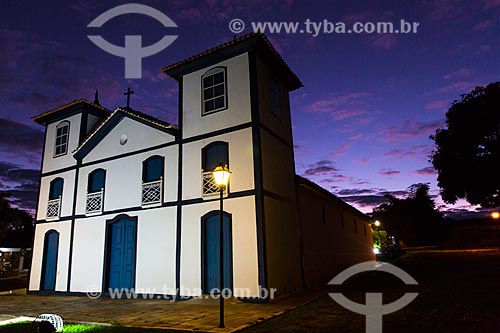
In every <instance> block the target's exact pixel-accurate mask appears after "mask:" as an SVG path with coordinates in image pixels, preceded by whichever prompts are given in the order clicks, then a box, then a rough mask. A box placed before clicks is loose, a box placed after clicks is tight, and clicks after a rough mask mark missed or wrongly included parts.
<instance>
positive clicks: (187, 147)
mask: <svg viewBox="0 0 500 333" xmlns="http://www.w3.org/2000/svg"><path fill="white" fill-rule="evenodd" d="M214 141H225V142H228V143H229V169H231V172H232V174H231V179H230V191H231V192H238V191H245V190H252V189H254V187H255V186H254V174H253V148H252V130H251V128H246V129H243V130H239V131H236V132H231V133H227V134H223V135H218V136H214V137H210V138H208V139H204V140H199V141H194V142H191V143H187V144H184V145H183V149H184V151H183V159H184V160H183V163H182V167H183V182H182V186H183V190H182V198H183V199H194V198H200V197H201V194H202V178H201V173H202V169H201V158H202V157H201V149H202V148H203V147H205V146H206V145H208V144H209V143H211V142H214Z"/></svg>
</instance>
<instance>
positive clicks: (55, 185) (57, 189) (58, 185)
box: [49, 178, 64, 200]
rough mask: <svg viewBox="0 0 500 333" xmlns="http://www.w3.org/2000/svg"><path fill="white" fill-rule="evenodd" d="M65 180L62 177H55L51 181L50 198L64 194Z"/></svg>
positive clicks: (56, 197)
mask: <svg viewBox="0 0 500 333" xmlns="http://www.w3.org/2000/svg"><path fill="white" fill-rule="evenodd" d="M63 185H64V180H63V179H62V178H55V179H53V180H52V181H51V182H50V188H49V200H54V199H58V198H59V197H61V196H62V191H63Z"/></svg>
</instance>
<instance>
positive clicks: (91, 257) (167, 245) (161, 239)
mask: <svg viewBox="0 0 500 333" xmlns="http://www.w3.org/2000/svg"><path fill="white" fill-rule="evenodd" d="M176 209H177V208H176V207H166V208H158V209H150V210H143V211H135V212H128V213H127V215H128V216H130V217H137V218H138V220H137V263H136V284H135V287H136V290H137V289H143V290H144V291H147V292H154V293H157V294H172V291H173V290H175V262H176V260H175V238H176ZM114 217H115V215H105V216H96V217H91V218H85V219H79V220H77V221H76V224H75V234H74V235H75V236H74V245H73V266H72V269H73V271H72V275H71V276H72V277H71V291H72V292H86V291H87V290H88V288H89V287H97V288H98V289H99V290H100V289H101V287H102V282H103V281H102V279H103V277H104V275H103V269H104V256H105V249H104V247H105V232H106V220H111V219H113V218H114ZM138 291H140V290H138Z"/></svg>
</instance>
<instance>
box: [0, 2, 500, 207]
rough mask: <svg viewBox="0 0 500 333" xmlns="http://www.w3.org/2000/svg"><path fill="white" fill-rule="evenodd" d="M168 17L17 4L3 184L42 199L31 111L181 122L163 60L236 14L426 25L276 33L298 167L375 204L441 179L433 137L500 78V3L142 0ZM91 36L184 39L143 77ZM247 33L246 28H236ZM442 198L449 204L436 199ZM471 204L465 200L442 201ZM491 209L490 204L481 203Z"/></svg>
mask: <svg viewBox="0 0 500 333" xmlns="http://www.w3.org/2000/svg"><path fill="white" fill-rule="evenodd" d="M136 2H137V3H143V4H146V5H149V6H152V7H154V8H156V9H158V10H160V11H162V12H163V13H165V14H166V15H168V16H169V17H170V18H171V19H172V20H173V21H174V22H175V23H176V24H177V25H178V28H168V29H165V28H163V26H162V25H161V24H160V23H159V22H157V21H155V20H154V19H151V18H148V17H146V16H144V15H137V14H131V15H123V16H120V17H116V18H114V19H112V20H111V21H109V22H107V23H106V24H105V25H104V26H103V27H102V28H99V29H98V30H96V29H95V28H93V29H89V28H87V27H86V26H87V25H88V24H89V23H90V22H91V21H92V20H93V19H94V18H95V17H97V16H98V15H100V14H101V13H103V12H104V11H106V10H108V9H110V8H112V7H114V6H116V5H120V4H126V3H128V2H126V1H106V2H104V1H78V2H76V1H58V2H57V5H50V6H47V5H45V3H46V2H44V1H22V2H14V1H8V2H6V4H3V10H2V14H1V20H0V56H1V60H2V65H1V67H0V103H1V105H2V109H1V114H0V189H2V190H6V191H8V192H9V193H11V194H12V200H13V203H14V204H16V205H18V206H20V207H23V208H27V209H33V208H34V207H35V199H36V197H37V193H36V190H37V185H36V182H37V175H38V171H37V170H38V169H39V164H40V154H41V144H42V138H43V137H42V132H41V131H42V127H41V126H39V125H37V124H35V123H33V122H32V121H31V119H30V117H31V116H33V115H35V114H39V113H42V112H44V111H47V110H49V109H52V108H54V107H56V106H58V105H61V104H64V103H67V102H69V101H72V100H75V99H79V98H82V97H83V98H87V99H90V100H92V99H93V95H94V91H95V89H99V93H100V100H101V104H103V105H104V106H106V107H108V108H110V109H114V107H116V106H123V105H124V104H125V99H124V96H123V92H124V91H125V90H126V88H127V87H128V86H130V87H131V88H132V89H133V90H135V91H136V93H135V95H133V97H132V102H131V106H132V107H133V108H135V109H137V110H140V111H143V112H146V113H149V114H151V115H153V116H156V117H158V118H160V119H162V120H166V121H169V122H173V123H177V84H176V82H175V81H174V80H172V79H170V78H169V77H167V76H166V75H164V74H162V73H161V72H160V68H161V67H163V66H166V65H169V64H171V63H174V62H176V61H178V60H181V59H184V58H186V57H188V56H191V55H193V54H195V53H198V52H200V51H203V50H206V49H208V48H211V47H213V46H216V45H218V44H221V43H223V42H226V41H229V40H231V39H232V38H233V33H232V32H230V31H229V29H228V23H229V22H230V21H231V20H232V19H234V18H239V19H242V20H243V21H244V22H245V23H246V24H247V28H246V29H245V30H244V31H243V33H242V34H244V33H249V32H252V31H251V28H250V22H255V21H287V22H288V21H298V22H304V21H305V20H306V19H310V20H311V21H317V22H319V21H323V20H324V19H327V20H329V21H331V22H345V23H346V24H352V23H354V22H357V21H361V22H377V21H390V22H394V23H395V24H399V22H400V20H401V19H404V20H406V21H415V22H419V23H420V25H419V27H418V33H417V34H409V35H401V34H399V35H395V34H393V35H389V34H386V35H375V34H359V35H357V34H345V35H335V34H320V35H318V36H317V37H312V36H310V35H307V34H286V33H280V34H269V33H268V34H267V36H268V37H269V39H270V40H271V41H272V43H273V44H274V46H275V47H276V49H277V50H278V51H279V52H280V53H281V54H282V56H283V58H284V59H285V60H286V62H287V63H288V64H289V66H290V67H291V68H292V70H293V71H294V72H295V73H296V74H297V75H298V77H299V78H300V79H301V80H302V82H303V83H304V88H301V89H299V90H297V91H295V92H293V93H292V94H291V95H290V99H291V106H292V118H293V127H294V143H295V151H296V156H295V158H296V166H297V173H299V174H301V175H303V176H305V177H307V178H309V179H311V180H313V181H315V182H317V183H318V184H320V185H321V186H323V187H325V188H326V189H328V190H330V191H332V192H333V193H336V194H337V195H339V196H341V197H345V198H344V199H345V200H347V201H349V202H351V203H353V204H354V205H355V206H356V207H358V208H360V209H361V210H363V211H364V212H370V211H371V208H372V207H373V206H374V205H377V204H379V203H381V199H382V195H383V194H384V193H387V192H391V193H394V194H397V195H404V191H405V189H406V188H407V187H408V186H410V185H411V184H413V183H417V182H429V183H430V184H431V190H432V194H435V195H437V194H438V193H439V191H438V189H437V188H436V174H435V170H434V169H433V168H432V167H431V165H430V163H429V162H428V159H429V158H428V155H429V153H430V152H431V151H432V141H431V140H429V138H428V137H429V135H430V134H432V133H434V131H435V130H436V128H438V127H440V126H443V124H444V113H445V111H446V109H447V108H448V107H449V106H450V104H451V103H452V102H453V100H455V99H458V98H459V96H460V94H463V93H466V92H468V91H470V90H471V89H472V88H474V87H475V86H477V85H486V84H487V83H489V82H494V81H498V80H499V73H500V62H499V61H498V60H499V59H500V48H499V47H498V45H500V20H499V18H500V0H478V1H454V0H438V1H411V2H410V1H372V2H370V3H368V2H366V1H358V2H356V3H353V1H344V2H342V1H314V2H311V1H292V0H288V1H283V0H281V1H215V0H207V1H177V0H171V1H168V0H167V1H163V0H162V1H159V0H158V1H136ZM88 34H101V35H102V36H103V37H104V38H105V39H107V40H109V41H110V42H111V43H114V44H118V45H120V44H121V45H123V41H124V37H123V36H124V35H125V34H128V35H131V34H136V35H143V44H144V45H149V44H152V43H154V42H156V41H158V40H159V39H160V38H161V37H162V36H163V35H165V34H172V35H178V36H179V37H178V38H177V40H176V41H175V42H174V43H173V44H172V45H171V46H169V47H168V48H167V49H165V50H164V51H162V52H160V53H158V54H156V55H154V56H151V57H148V58H145V59H143V78H142V79H134V80H126V79H124V69H123V66H124V65H123V63H124V62H123V59H122V58H118V57H115V56H112V55H110V54H108V53H105V52H104V51H102V50H101V49H99V48H98V47H96V46H95V45H94V44H93V43H92V42H91V41H90V40H88V38H87V37H86V36H87V35H88ZM240 35H241V34H240ZM436 201H437V202H438V205H441V204H442V202H441V200H440V198H439V196H437V197H436ZM443 209H446V210H448V211H449V212H452V213H455V214H456V213H463V212H464V210H466V209H469V210H471V209H473V208H472V207H470V206H468V205H467V203H465V202H459V203H457V204H456V205H455V206H450V205H447V206H444V207H443ZM483 214H484V212H483Z"/></svg>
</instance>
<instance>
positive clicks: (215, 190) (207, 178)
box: [201, 171, 227, 198]
mask: <svg viewBox="0 0 500 333" xmlns="http://www.w3.org/2000/svg"><path fill="white" fill-rule="evenodd" d="M201 182H202V184H201V188H202V196H203V197H204V198H208V197H213V196H216V195H219V192H220V189H219V186H217V184H216V183H215V179H214V175H213V173H212V172H211V171H209V172H202V173H201ZM224 193H225V194H227V189H225V190H224Z"/></svg>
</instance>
